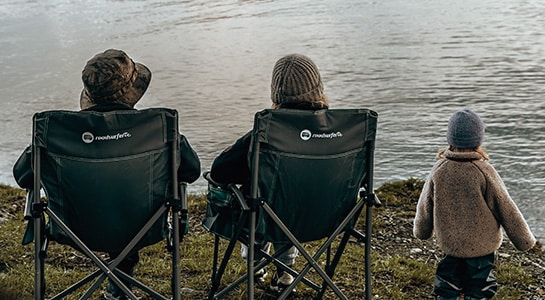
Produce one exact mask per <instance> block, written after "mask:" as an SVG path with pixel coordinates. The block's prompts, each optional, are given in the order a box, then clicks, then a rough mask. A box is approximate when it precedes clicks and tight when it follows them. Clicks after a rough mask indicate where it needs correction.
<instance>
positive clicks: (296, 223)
mask: <svg viewBox="0 0 545 300" xmlns="http://www.w3.org/2000/svg"><path fill="white" fill-rule="evenodd" d="M376 129H377V113H376V112H374V111H371V110H367V109H329V110H318V111H307V110H294V109H276V110H273V109H266V110H263V111H261V112H258V113H257V114H256V115H255V119H254V127H253V132H252V145H251V151H250V154H249V162H250V173H251V185H250V195H243V194H242V192H241V191H240V189H239V187H238V186H237V185H234V184H228V185H221V184H218V183H215V182H214V181H213V180H212V179H211V178H210V177H209V176H208V174H205V178H206V179H207V180H208V182H209V190H208V205H207V214H206V217H205V219H204V220H203V225H204V227H205V228H206V229H207V230H209V231H210V232H212V233H213V234H214V235H215V252H214V258H213V260H214V261H213V266H212V287H211V289H210V292H209V299H218V298H222V297H224V296H225V295H226V294H227V293H229V292H230V291H232V290H233V289H234V288H236V287H237V286H238V285H240V284H241V283H243V282H247V284H248V287H247V288H248V299H253V298H254V276H253V274H255V273H256V272H258V271H259V270H260V269H262V268H264V267H265V266H266V265H268V264H270V263H273V264H274V265H275V266H276V267H277V268H280V269H281V270H283V271H285V272H288V273H290V274H291V275H293V276H294V277H295V280H294V281H293V283H292V285H291V286H289V287H287V288H286V289H284V291H283V292H282V294H281V295H279V298H278V299H285V298H286V297H288V295H289V294H290V293H291V292H292V291H293V289H294V288H295V286H296V285H297V284H299V283H301V282H302V283H303V284H305V285H307V286H309V287H311V288H312V289H314V290H315V291H316V298H318V299H320V298H322V297H323V295H324V293H325V292H326V289H327V288H330V289H331V291H332V292H333V293H334V294H335V295H336V296H337V297H338V298H340V299H346V296H345V295H344V294H343V292H342V291H341V289H340V288H339V287H338V286H337V285H336V284H335V282H334V281H333V279H332V277H333V275H334V272H335V268H336V266H337V264H338V262H339V260H340V258H341V255H342V253H343V251H344V249H345V247H346V246H347V243H348V241H349V239H350V237H355V238H357V239H358V241H361V242H363V244H365V250H364V252H365V255H364V257H363V262H362V263H363V264H364V266H365V297H366V299H371V271H370V243H371V217H372V216H371V215H372V214H371V212H372V211H371V209H372V207H373V206H378V205H380V202H379V201H378V199H377V198H376V197H375V195H374V193H373V156H374V145H375V134H376ZM364 207H366V218H365V231H366V232H365V234H362V233H360V232H358V231H356V230H355V224H356V221H357V219H358V217H359V215H360V214H361V212H362V210H363V208H364ZM221 239H227V240H229V244H228V245H227V247H226V248H225V252H224V254H223V258H222V259H221V263H220V264H219V266H218V260H219V244H220V241H221ZM339 239H340V242H339V244H338V246H336V247H332V244H333V241H335V240H339ZM317 240H321V241H322V244H321V246H319V247H316V248H315V252H314V253H310V252H312V250H311V251H307V249H306V248H305V247H303V243H306V242H310V241H317ZM238 242H241V243H243V244H245V245H247V246H248V255H247V269H246V270H247V273H246V275H244V276H242V277H240V278H239V279H237V280H235V281H234V282H232V283H231V284H229V285H228V286H226V287H224V288H223V289H222V290H221V291H218V290H219V288H220V286H221V279H222V276H223V274H224V272H225V270H226V268H227V265H228V263H229V260H230V258H231V256H232V253H233V250H234V248H235V245H236V244H237V243H238ZM266 242H272V243H288V244H289V245H293V246H295V247H297V249H298V250H299V253H300V255H299V256H300V257H303V258H304V259H305V263H306V265H305V266H304V267H302V268H300V269H299V270H295V269H294V268H290V267H288V266H286V265H284V264H282V263H281V262H280V261H279V260H277V257H278V256H279V255H280V253H282V251H287V250H288V248H289V247H284V249H280V250H278V249H275V250H278V251H275V253H274V254H273V255H269V254H268V253H266V252H264V251H262V250H261V249H262V246H263V245H264V243H266ZM333 248H335V249H336V251H335V253H334V254H333V256H331V254H332V252H331V251H332V249H333ZM324 256H325V258H324ZM252 258H255V260H256V261H255V262H254V259H252ZM323 260H325V267H324V268H322V267H321V264H320V263H318V261H323ZM311 270H313V271H314V272H315V273H317V274H318V275H319V278H321V280H320V281H321V283H315V282H312V281H311V280H310V279H308V278H306V277H305V276H306V275H307V274H308V273H309V271H311ZM307 277H308V276H307ZM363 297H364V296H363V295H362V298H363Z"/></svg>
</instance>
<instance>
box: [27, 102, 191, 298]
mask: <svg viewBox="0 0 545 300" xmlns="http://www.w3.org/2000/svg"><path fill="white" fill-rule="evenodd" d="M178 140H179V133H178V114H177V112H176V111H175V110H171V109H166V108H151V109H144V110H140V111H136V110H126V111H113V112H89V111H82V112H73V111H46V112H41V113H36V114H35V115H34V118H33V141H32V151H33V155H32V156H33V166H32V167H33V170H34V186H35V187H41V188H42V191H43V195H45V197H43V198H42V197H41V193H40V192H34V191H31V193H29V195H31V197H29V201H28V202H27V206H26V208H25V217H26V218H27V219H28V220H30V222H29V225H30V226H33V227H31V228H30V230H27V233H28V234H29V235H28V236H26V238H27V242H32V241H34V246H35V251H34V252H35V253H34V254H35V278H34V279H35V284H34V298H35V299H43V298H44V297H45V296H46V294H48V293H46V281H45V278H46V277H45V274H44V271H45V269H44V265H45V260H46V256H47V248H48V244H49V241H56V242H57V243H59V244H64V245H70V246H71V247H73V248H75V249H77V250H79V251H81V252H82V253H84V254H85V256H87V257H88V258H90V260H91V261H92V262H93V263H94V264H95V265H96V266H97V270H96V271H95V272H93V273H92V274H90V275H89V276H87V277H85V278H83V279H81V280H80V281H78V282H76V283H74V284H73V285H72V286H69V287H67V288H66V290H64V291H62V292H60V293H59V294H57V295H55V296H52V297H51V299H61V298H64V297H65V296H67V295H69V294H73V293H79V294H80V295H81V296H80V299H87V298H89V297H90V296H91V295H92V294H93V292H94V291H96V290H97V289H99V287H100V286H101V284H102V283H103V281H104V280H105V279H106V278H109V280H111V281H112V282H114V283H115V284H116V285H117V286H118V287H119V288H120V289H121V290H122V291H123V292H124V293H125V294H126V296H127V297H128V298H129V299H137V298H136V296H135V294H134V293H133V292H132V291H131V290H130V289H129V288H128V285H132V286H134V287H135V288H138V289H140V290H141V291H142V292H143V293H146V294H148V295H149V296H150V297H152V298H153V299H180V270H179V262H180V258H179V256H180V253H179V243H180V239H181V238H182V237H183V234H184V233H185V228H182V229H181V228H180V226H186V219H187V198H186V194H185V183H181V184H178V181H177V169H178V166H179V164H180V159H179V157H180V156H179V146H178ZM29 237H30V240H29ZM165 239H166V240H167V245H168V248H169V249H170V250H171V251H172V278H171V280H172V281H171V284H172V298H171V297H168V298H167V297H165V296H162V295H160V294H159V293H158V292H156V291H154V290H153V289H151V288H150V287H148V286H146V285H145V284H143V283H142V282H140V281H139V280H137V279H136V278H135V277H133V276H132V275H131V274H126V273H124V272H122V271H121V270H119V269H117V266H118V264H119V263H120V262H121V261H122V260H123V259H124V258H125V257H126V256H127V255H128V254H129V253H131V251H137V250H139V249H141V248H143V247H144V246H148V245H152V244H155V243H158V242H159V241H161V240H165ZM100 252H108V253H120V254H119V255H118V256H117V257H112V258H110V259H109V260H105V259H102V258H101V257H102V255H100Z"/></svg>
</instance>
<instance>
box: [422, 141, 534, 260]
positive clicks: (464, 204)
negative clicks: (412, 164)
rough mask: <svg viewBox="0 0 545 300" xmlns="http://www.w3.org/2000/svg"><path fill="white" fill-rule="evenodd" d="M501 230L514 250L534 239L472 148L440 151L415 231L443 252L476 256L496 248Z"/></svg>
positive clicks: (531, 243)
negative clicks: (463, 150)
mask: <svg viewBox="0 0 545 300" xmlns="http://www.w3.org/2000/svg"><path fill="white" fill-rule="evenodd" d="M502 227H503V229H504V230H505V233H506V234H507V236H508V238H509V239H510V240H511V242H512V243H513V244H514V245H515V247H516V248H517V249H519V250H522V251H525V250H528V249H530V248H532V247H533V246H534V245H535V243H536V239H535V237H534V235H533V234H532V232H531V231H530V228H529V226H528V224H527V223H526V221H525V219H524V217H523V215H522V213H521V212H520V210H519V209H518V207H517V205H516V204H515V202H514V201H513V200H512V199H511V197H510V196H509V193H508V192H507V189H506V187H505V185H504V183H503V180H502V179H501V178H500V176H499V174H498V173H497V171H496V170H495V169H494V167H493V166H492V165H491V164H489V163H488V162H487V161H484V160H483V159H482V156H481V155H480V154H479V153H477V152H453V151H449V150H447V151H445V153H444V157H443V158H441V159H439V160H438V161H437V163H436V164H435V165H434V166H433V168H432V171H431V173H430V175H429V177H428V179H427V180H426V183H425V184H424V187H423V189H422V194H421V195H420V199H419V200H418V205H417V208H416V217H415V220H414V228H413V232H414V235H415V236H416V237H417V238H419V239H429V238H431V237H432V235H433V234H435V237H436V239H437V243H438V245H439V247H440V248H441V249H442V250H443V252H444V253H445V254H447V255H451V256H454V257H461V258H469V257H479V256H483V255H486V254H490V253H492V252H494V251H496V250H497V249H498V248H499V247H500V245H501V242H502V238H503V234H502V230H501V228H502Z"/></svg>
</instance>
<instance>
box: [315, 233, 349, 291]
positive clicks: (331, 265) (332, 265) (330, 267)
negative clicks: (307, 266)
mask: <svg viewBox="0 0 545 300" xmlns="http://www.w3.org/2000/svg"><path fill="white" fill-rule="evenodd" d="M349 239H350V233H349V232H345V233H344V234H343V237H342V239H341V242H340V243H339V246H338V247H337V251H335V255H334V257H333V260H332V261H331V262H329V259H328V263H327V265H326V266H325V271H326V274H327V275H328V276H329V278H333V275H334V274H335V269H336V268H337V265H338V264H339V261H340V260H341V256H342V254H343V252H344V249H345V248H346V245H347V244H348V240H349ZM328 251H329V250H328ZM326 289H327V283H326V281H325V280H324V281H323V283H322V288H321V289H320V291H319V292H318V294H317V295H316V298H315V299H322V298H323V296H324V294H325V291H326Z"/></svg>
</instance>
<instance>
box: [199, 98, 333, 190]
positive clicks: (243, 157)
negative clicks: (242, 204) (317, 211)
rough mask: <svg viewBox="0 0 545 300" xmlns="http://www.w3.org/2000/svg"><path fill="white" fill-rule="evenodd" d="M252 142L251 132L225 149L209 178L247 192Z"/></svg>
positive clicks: (306, 107) (300, 105) (287, 105)
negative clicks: (236, 185) (239, 186)
mask: <svg viewBox="0 0 545 300" xmlns="http://www.w3.org/2000/svg"><path fill="white" fill-rule="evenodd" d="M281 108H291V109H302V110H319V109H324V108H323V107H321V106H320V107H316V106H315V103H310V102H299V103H285V104H282V106H281ZM251 140H252V132H251V131H250V132H248V133H246V134H245V135H243V136H242V137H241V138H239V139H238V140H237V141H236V142H235V143H234V144H233V145H231V146H229V147H227V148H226V149H225V150H223V152H221V153H220V155H218V156H217V157H216V159H214V162H213V163H212V168H211V169H210V177H211V178H212V180H214V181H216V182H218V183H222V184H228V183H235V184H242V186H243V190H244V191H245V192H247V190H246V189H247V188H249V186H250V167H249V163H248V152H249V151H250V143H251Z"/></svg>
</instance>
